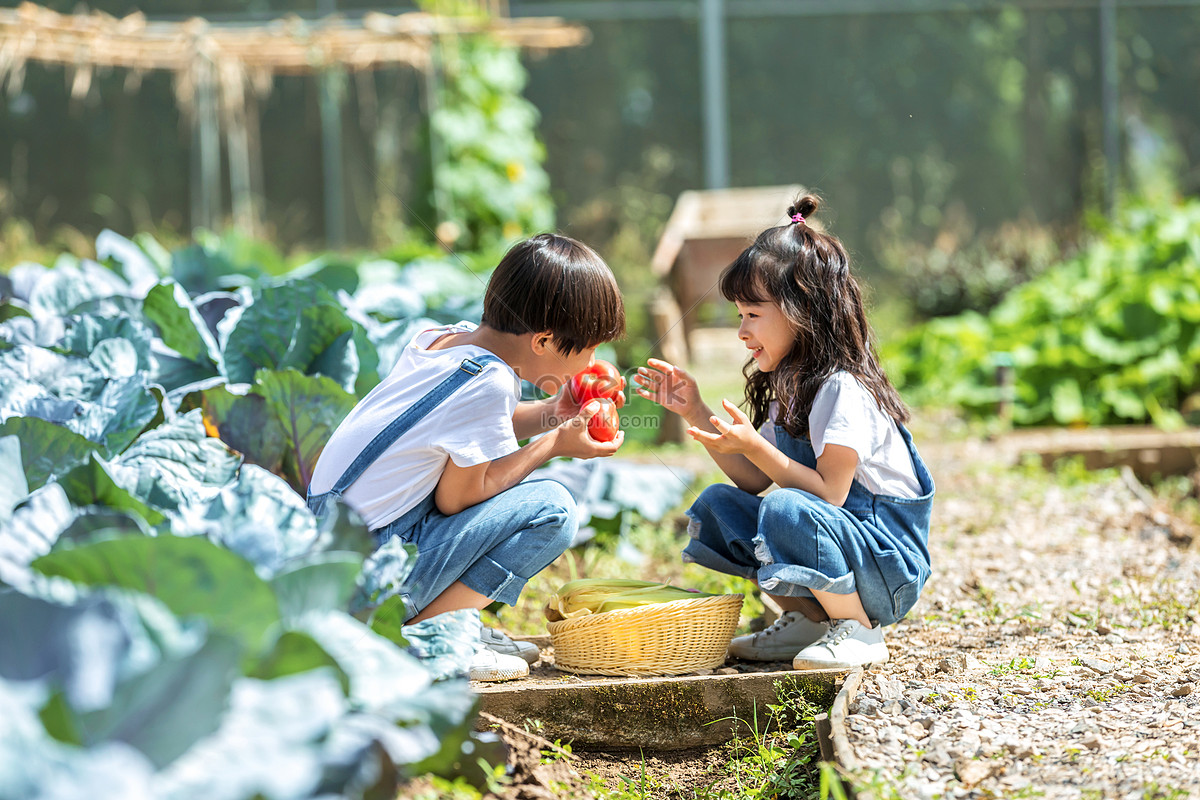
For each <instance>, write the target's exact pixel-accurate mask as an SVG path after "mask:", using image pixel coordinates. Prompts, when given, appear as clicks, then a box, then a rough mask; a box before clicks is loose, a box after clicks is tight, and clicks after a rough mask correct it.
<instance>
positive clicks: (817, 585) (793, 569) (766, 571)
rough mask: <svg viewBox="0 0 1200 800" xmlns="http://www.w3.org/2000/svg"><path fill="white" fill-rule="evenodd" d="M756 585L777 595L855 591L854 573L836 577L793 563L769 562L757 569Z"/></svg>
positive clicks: (790, 595)
mask: <svg viewBox="0 0 1200 800" xmlns="http://www.w3.org/2000/svg"><path fill="white" fill-rule="evenodd" d="M758 585H759V588H761V589H762V590H763V591H764V592H767V593H769V594H773V595H777V596H779V597H811V596H812V593H813V591H818V592H829V593H830V594H853V593H854V592H855V591H857V583H855V580H854V573H853V572H847V573H846V574H845V575H842V576H841V577H838V578H831V577H829V576H828V575H825V574H822V573H820V572H817V571H816V570H815V569H809V568H808V567H801V566H797V565H795V564H769V565H767V566H765V567H762V568H760V569H759V570H758Z"/></svg>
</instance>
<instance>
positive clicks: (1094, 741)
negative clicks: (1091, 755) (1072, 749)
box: [1080, 733, 1105, 750]
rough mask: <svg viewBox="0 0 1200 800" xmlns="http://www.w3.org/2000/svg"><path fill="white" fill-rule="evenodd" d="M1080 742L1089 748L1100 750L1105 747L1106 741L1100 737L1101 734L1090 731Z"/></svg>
mask: <svg viewBox="0 0 1200 800" xmlns="http://www.w3.org/2000/svg"><path fill="white" fill-rule="evenodd" d="M1080 744H1082V745H1083V746H1084V747H1086V748H1087V749H1088V750H1100V749H1102V748H1103V747H1104V745H1105V742H1104V740H1103V739H1101V738H1100V734H1098V733H1089V734H1088V735H1087V736H1084V737H1083V740H1082V741H1081V742H1080Z"/></svg>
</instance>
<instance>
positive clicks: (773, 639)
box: [729, 611, 829, 661]
mask: <svg viewBox="0 0 1200 800" xmlns="http://www.w3.org/2000/svg"><path fill="white" fill-rule="evenodd" d="M828 630H829V623H827V622H813V621H812V620H811V619H809V618H808V617H806V616H804V615H803V614H802V613H800V612H799V611H785V612H783V613H782V614H780V615H779V619H777V620H775V622H773V623H771V625H770V626H768V627H766V628H763V629H762V630H761V631H759V632H758V633H750V634H746V635H745V636H735V637H734V639H733V641H731V642H730V643H729V655H731V656H733V657H734V658H744V659H746V660H747V661H787V660H788V659H789V658H793V657H794V656H795V655H796V653H799V652H800V651H801V650H803V649H804V648H805V647H808V646H809V645H810V644H812V643H813V642H815V641H817V640H819V639H820V638H821V637H822V636H824V635H825V632H826V631H828Z"/></svg>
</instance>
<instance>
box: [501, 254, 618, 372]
mask: <svg viewBox="0 0 1200 800" xmlns="http://www.w3.org/2000/svg"><path fill="white" fill-rule="evenodd" d="M483 324H484V325H487V326H488V327H491V328H495V329H496V330H498V331H501V332H503V333H517V334H522V333H538V332H539V331H550V332H551V333H552V334H553V335H554V341H555V342H556V344H557V345H558V348H559V349H560V350H562V351H564V352H566V353H568V354H574V353H578V352H581V351H583V350H585V349H587V348H589V347H595V346H596V345H598V344H602V343H604V342H611V341H612V340H613V339H619V338H620V337H622V336H624V335H625V303H624V301H623V300H622V299H621V290H620V289H619V288H618V287H617V280H616V278H615V277H613V274H612V270H610V269H609V268H608V265H607V264H605V263H604V259H602V258H600V256H599V255H598V254H597V253H596V251H595V250H593V249H592V248H590V247H588V246H587V245H586V244H584V243H583V242H579V241H576V240H575V239H572V238H570V237H568V236H559V235H557V234H553V233H543V234H539V235H537V236H534V237H532V238H530V239H526V240H525V241H523V242H520V243H519V244H516V245H514V246H513V247H512V248H511V249H510V250H509V251H508V252H507V253H505V254H504V258H502V259H501V260H500V263H499V265H497V267H496V270H495V272H493V273H492V278H491V280H489V281H488V286H487V292H486V293H485V294H484V297H483Z"/></svg>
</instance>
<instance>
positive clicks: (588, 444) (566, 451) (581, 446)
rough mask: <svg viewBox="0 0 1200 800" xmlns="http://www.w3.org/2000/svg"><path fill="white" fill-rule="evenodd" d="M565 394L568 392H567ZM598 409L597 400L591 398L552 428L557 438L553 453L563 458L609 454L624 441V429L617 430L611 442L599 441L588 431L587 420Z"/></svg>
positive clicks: (615, 450) (594, 456)
mask: <svg viewBox="0 0 1200 800" xmlns="http://www.w3.org/2000/svg"><path fill="white" fill-rule="evenodd" d="M567 394H570V393H569V392H568V393H567ZM599 410H600V403H599V401H596V400H592V401H590V402H589V403H587V405H585V406H584V407H583V408H582V409H579V413H578V414H576V415H575V416H573V417H571V418H570V419H568V420H566V421H565V422H563V423H561V424H560V425H559V426H558V427H557V428H555V429H554V433H555V436H556V437H557V440H556V442H555V447H554V455H555V456H561V457H563V458H597V457H604V456H611V455H612V454H613V453H615V452H617V450H618V449H619V448H620V447H621V443H622V442H624V441H625V431H622V430H618V431H617V436H616V438H615V439H613V440H612V441H611V442H599V441H596V440H595V439H593V438H592V436H591V434H589V433H588V421H589V420H591V418H592V417H594V416H595V415H596V412H598V411H599Z"/></svg>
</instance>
